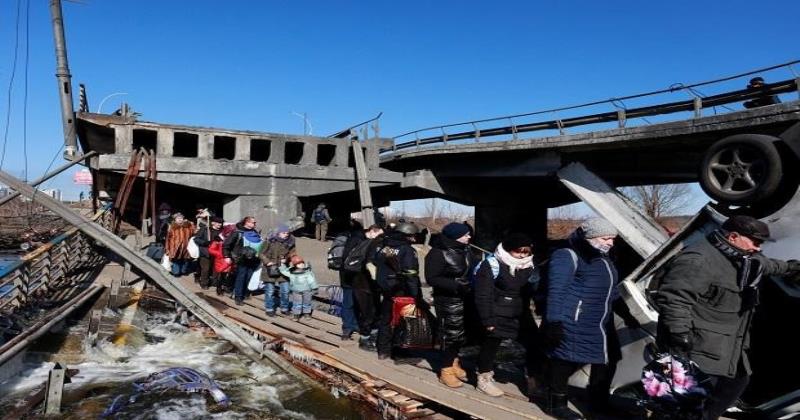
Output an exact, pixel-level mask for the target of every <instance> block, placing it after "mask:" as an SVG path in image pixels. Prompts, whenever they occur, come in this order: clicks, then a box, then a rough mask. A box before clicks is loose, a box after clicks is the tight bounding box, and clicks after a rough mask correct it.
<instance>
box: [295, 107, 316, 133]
mask: <svg viewBox="0 0 800 420" xmlns="http://www.w3.org/2000/svg"><path fill="white" fill-rule="evenodd" d="M292 115H295V116H298V117H300V118H302V119H303V135H304V136H310V135H311V134H313V133H314V127H312V126H311V123H310V122H309V121H308V114H306V113H305V112H304V113H302V114H301V113H299V112H294V111H292Z"/></svg>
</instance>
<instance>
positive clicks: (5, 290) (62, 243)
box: [0, 211, 110, 314]
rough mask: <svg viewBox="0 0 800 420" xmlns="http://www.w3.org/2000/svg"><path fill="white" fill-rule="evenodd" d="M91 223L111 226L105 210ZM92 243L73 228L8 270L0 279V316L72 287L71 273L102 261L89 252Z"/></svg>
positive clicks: (94, 253) (99, 257)
mask: <svg viewBox="0 0 800 420" xmlns="http://www.w3.org/2000/svg"><path fill="white" fill-rule="evenodd" d="M93 220H94V221H95V222H97V223H100V224H103V225H108V224H109V223H110V217H109V214H108V212H107V211H100V212H98V213H97V214H96V215H95V216H94V217H93ZM92 242H93V241H92V240H91V239H90V238H88V237H87V236H86V235H85V234H83V233H82V232H81V231H80V230H78V228H76V227H72V228H70V229H68V230H67V231H66V232H64V233H62V234H61V235H58V236H56V237H55V238H53V239H52V240H50V241H49V242H48V243H46V244H44V245H42V246H40V247H39V248H36V249H35V250H33V251H31V252H29V253H27V254H25V255H23V256H22V258H21V259H20V260H19V261H17V262H16V263H14V264H12V265H11V266H9V267H7V268H6V269H5V270H4V274H3V275H2V277H0V314H5V313H8V312H11V311H13V310H14V309H16V308H19V307H22V306H24V305H26V304H27V303H29V302H31V301H32V300H35V299H36V298H38V297H40V296H45V295H46V294H48V293H50V292H55V291H57V290H61V289H62V288H64V287H71V285H72V281H73V279H71V278H70V277H69V274H70V273H72V272H73V271H75V270H76V269H79V268H81V267H85V266H92V265H95V264H96V263H98V262H99V261H100V259H102V257H101V256H99V255H98V254H97V253H96V252H95V251H94V250H93V249H92Z"/></svg>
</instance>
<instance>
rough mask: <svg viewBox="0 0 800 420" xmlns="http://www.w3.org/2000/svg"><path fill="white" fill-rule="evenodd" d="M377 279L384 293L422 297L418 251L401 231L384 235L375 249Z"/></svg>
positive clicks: (374, 260) (374, 259)
mask: <svg viewBox="0 0 800 420" xmlns="http://www.w3.org/2000/svg"><path fill="white" fill-rule="evenodd" d="M373 262H374V264H375V266H376V267H377V270H376V275H375V281H376V282H377V283H378V287H379V288H380V289H381V292H382V293H384V294H389V295H392V296H412V297H416V298H421V297H422V295H421V288H420V281H419V260H418V259H417V251H416V250H415V249H414V248H413V247H412V246H411V242H409V241H408V239H406V237H405V235H404V234H403V233H401V232H391V233H389V234H387V235H386V236H384V238H383V240H382V241H381V243H380V244H379V245H378V247H377V248H376V250H375V254H374V257H373Z"/></svg>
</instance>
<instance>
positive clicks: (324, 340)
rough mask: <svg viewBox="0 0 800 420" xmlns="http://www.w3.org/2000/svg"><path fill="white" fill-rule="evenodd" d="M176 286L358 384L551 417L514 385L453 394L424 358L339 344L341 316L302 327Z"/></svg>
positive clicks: (482, 413)
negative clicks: (389, 356)
mask: <svg viewBox="0 0 800 420" xmlns="http://www.w3.org/2000/svg"><path fill="white" fill-rule="evenodd" d="M176 283H178V284H179V285H181V286H183V287H184V288H185V289H187V291H189V292H191V293H194V294H196V295H198V296H200V297H202V298H204V299H205V300H206V301H208V302H209V303H210V304H211V305H212V306H213V307H214V308H215V309H217V310H218V311H220V312H221V313H222V314H223V315H224V316H226V317H228V318H230V319H232V320H234V321H236V322H237V323H239V324H240V325H242V326H243V327H244V328H245V329H249V330H251V331H258V332H259V333H261V334H263V335H266V336H268V337H273V339H281V338H282V339H284V340H290V341H292V342H294V343H298V344H300V345H302V346H303V347H305V348H307V349H308V350H311V352H312V353H314V354H317V355H318V357H317V358H318V360H321V361H322V362H323V363H326V364H331V365H334V366H335V367H336V368H338V369H340V370H344V371H345V372H347V373H348V374H350V375H351V376H355V377H357V379H358V380H360V381H369V382H372V383H385V388H388V389H390V390H394V391H397V392H398V393H400V394H403V395H404V396H407V397H410V398H414V399H416V400H418V401H420V402H422V403H423V404H424V403H425V402H426V401H431V402H434V403H436V404H439V405H442V406H445V407H449V408H451V409H453V410H455V411H457V412H461V413H465V414H468V415H471V416H474V417H477V418H484V419H541V418H549V417H548V416H547V415H546V414H544V413H543V412H542V411H541V410H540V409H539V408H538V407H537V406H536V405H534V404H531V403H529V402H528V398H527V397H526V396H525V395H523V393H522V392H521V391H520V387H519V386H517V385H516V384H512V383H500V384H499V385H500V387H501V388H502V389H503V391H505V392H506V396H504V397H501V398H492V397H489V396H486V395H484V394H483V393H481V392H479V391H477V390H476V389H475V388H474V384H475V377H474V375H471V377H470V383H468V384H465V385H464V386H463V387H461V388H457V389H453V388H448V387H446V386H444V385H443V384H441V383H439V381H438V378H437V376H436V373H435V372H434V370H433V368H432V366H431V364H430V363H429V362H428V361H427V360H425V359H422V360H420V361H418V359H411V360H410V361H409V363H403V361H399V362H393V361H383V360H381V361H379V360H378V357H377V354H375V353H373V352H367V351H364V350H361V349H359V348H358V341H357V340H349V341H342V340H341V339H340V336H339V334H340V332H341V322H340V320H339V318H338V317H335V316H331V315H328V314H326V313H323V312H320V311H315V312H314V314H313V317H312V318H311V319H308V318H303V319H302V320H301V321H300V322H297V321H294V320H293V319H291V318H288V317H282V316H275V317H267V316H266V314H265V313H264V309H263V300H262V299H261V298H260V296H259V297H250V298H248V299H246V300H245V305H243V306H236V305H235V304H234V302H233V300H232V299H231V298H229V297H228V296H217V295H216V293H215V292H214V290H212V289H209V290H206V291H204V290H202V289H200V287H199V286H198V285H197V284H196V283H195V282H194V281H192V279H191V277H184V278H182V279H180V280H179V281H178V282H176ZM382 392H387V391H382ZM388 392H391V391H388ZM401 397H402V396H401ZM414 405H419V403H416V404H414V403H413V402H412V403H411V404H409V406H412V407H413V406H414Z"/></svg>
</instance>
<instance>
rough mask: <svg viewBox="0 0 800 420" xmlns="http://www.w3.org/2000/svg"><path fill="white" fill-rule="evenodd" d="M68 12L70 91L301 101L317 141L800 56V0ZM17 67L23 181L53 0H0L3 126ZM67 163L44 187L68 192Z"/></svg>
mask: <svg viewBox="0 0 800 420" xmlns="http://www.w3.org/2000/svg"><path fill="white" fill-rule="evenodd" d="M18 4H19V5H20V6H21V19H20V21H19V32H18V33H19V44H18V45H19V47H18V49H17V66H16V70H14V68H13V66H12V63H13V59H14V52H15V45H17V43H16V41H15V33H17V31H16V27H17V19H16V16H17V7H18ZM28 4H30V16H29V19H26V8H27V6H28ZM64 16H65V25H66V35H67V42H68V49H69V60H70V66H71V71H72V74H73V84H74V87H75V91H76V92H77V85H78V83H85V84H86V85H87V90H88V96H89V103H90V106H91V109H92V111H96V110H97V107H98V105H99V103H100V101H101V100H102V99H103V98H104V97H106V96H107V95H111V94H114V93H119V92H124V93H127V95H117V96H113V97H111V98H108V100H107V101H106V102H105V104H104V105H103V112H111V111H113V110H114V109H116V108H117V107H118V106H119V103H120V101H122V100H124V101H127V102H128V103H130V105H131V106H132V107H133V108H134V110H136V111H138V112H141V113H142V117H141V118H142V119H144V120H148V121H156V122H165V123H178V124H186V125H203V126H215V127H227V128H236V129H251V130H262V131H272V132H286V133H302V130H303V122H302V119H301V118H299V117H297V116H295V115H293V114H292V112H298V113H307V114H308V116H309V118H310V122H311V125H312V127H313V131H314V134H317V135H328V134H331V133H333V132H336V131H338V130H340V129H342V128H345V127H347V126H349V125H351V124H353V123H356V122H360V121H363V120H365V119H368V118H371V117H372V116H374V115H376V114H377V113H378V112H381V111H382V112H383V113H384V114H383V117H382V119H381V129H382V134H383V135H386V136H393V135H397V134H400V133H403V132H405V131H409V130H412V129H416V128H422V127H426V126H431V125H438V124H443V123H450V122H459V121H464V120H471V119H478V118H486V117H491V116H500V115H504V114H511V113H522V112H528V111H535V110H539V109H543V108H550V107H555V106H560V105H569V104H575V103H581V102H586V101H590V100H596V99H605V98H609V97H613V96H623V95H626V94H632V93H638V92H643V91H649V90H655V89H662V88H666V87H668V86H669V85H671V84H672V83H675V82H684V83H689V82H696V81H703V80H707V79H713V78H717V77H721V76H726V75H729V74H734V73H738V72H742V71H746V70H750V69H754V68H758V67H764V66H768V65H771V64H776V63H781V62H785V61H790V60H792V59H797V58H800V50H799V49H798V44H797V37H796V28H797V16H800V2H798V1H796V0H784V1H761V2H753V1H741V0H731V1H684V0H680V1H669V2H642V1H605V2H598V1H516V2H513V1H491V2H488V1H482V2H478V1H403V2H388V1H372V2H366V1H365V2H352V1H330V0H329V1H301V0H296V1H205V0H196V1H179V0H170V1H164V0H161V1H155V0H136V1H133V0H115V1H110V0H105V1H104V0H81V2H80V3H73V2H65V3H64ZM26 22H28V24H29V27H28V31H29V35H30V36H29V42H28V43H26V42H25V39H26V36H25V32H26ZM26 45H27V46H28V51H29V63H28V66H27V79H28V87H27V90H28V99H27V136H23V127H24V118H23V105H24V103H25V102H24V99H23V95H24V89H25V87H24V79H25V75H26V67H25V51H26ZM12 73H14V83H13V84H12V96H11V113H10V126H9V127H8V145H7V151H6V156H5V162H4V166H3V169H4V170H10V171H11V172H12V173H14V174H17V175H21V172H22V171H23V168H24V159H23V147H22V145H23V141H22V140H23V137H27V145H28V165H29V166H28V173H29V175H28V177H29V178H36V177H38V176H40V175H41V174H42V173H43V172H44V170H45V168H46V167H47V165H48V164H49V162H50V160H51V158H52V156H53V155H54V154H55V153H56V152H57V150H58V148H59V147H60V145H61V142H62V131H61V120H60V113H59V108H58V106H59V105H58V97H57V91H56V81H55V77H54V73H55V58H54V52H53V41H52V30H51V26H50V18H49V11H48V2H47V1H45V0H32V1H27V0H21V1H20V2H18V1H17V0H3V1H0V117H1V118H2V119H0V134H3V133H4V131H5V129H6V124H5V119H6V115H8V114H7V113H8V103H7V101H8V87H9V81H10V79H11V76H12ZM790 76H791V74H790V73H789V72H788V71H784V72H783V73H780V72H777V73H775V74H774V75H770V77H774V78H788V77H790ZM736 83H737V86H739V85H741V84H742V82H739V81H737V82H736ZM739 87H743V85H742V86H739ZM680 99H686V98H685V97H682V98H680ZM75 101H76V102H77V95H76V97H75ZM1 146H2V138H0V147H1ZM60 162H61V161H60V159H59V160H58V161H57V164H58V163H60ZM71 173H72V172H69V173H67V174H66V176H62V177H60V178H58V179H57V180H56V181H54V182H52V183H50V185H49V186H53V187H58V188H62V189H64V190H65V193H66V194H65V195H66V197H69V198H72V197H74V196H75V195H76V191H78V190H77V188H76V187H74V186H71V178H70V176H69V175H71Z"/></svg>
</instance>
